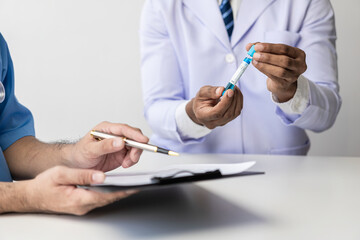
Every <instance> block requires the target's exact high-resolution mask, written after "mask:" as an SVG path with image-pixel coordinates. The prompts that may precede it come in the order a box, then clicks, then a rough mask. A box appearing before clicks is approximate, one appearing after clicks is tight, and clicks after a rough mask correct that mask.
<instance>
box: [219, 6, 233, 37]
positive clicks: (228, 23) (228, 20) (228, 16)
mask: <svg viewBox="0 0 360 240" xmlns="http://www.w3.org/2000/svg"><path fill="white" fill-rule="evenodd" d="M220 12H221V15H222V18H223V19H224V23H225V27H226V31H227V33H228V35H229V38H231V35H232V32H233V30H234V16H233V11H232V8H231V5H230V0H223V1H222V3H221V4H220Z"/></svg>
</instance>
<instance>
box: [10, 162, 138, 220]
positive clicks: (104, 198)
mask: <svg viewBox="0 0 360 240" xmlns="http://www.w3.org/2000/svg"><path fill="white" fill-rule="evenodd" d="M104 179H105V175H104V173H102V172H100V171H96V170H85V169H71V168H67V167H60V166H58V167H54V168H50V169H49V170H46V171H45V172H43V173H41V174H39V175H38V176H37V177H36V178H35V179H32V180H28V181H19V182H16V183H14V184H16V185H13V186H14V188H16V189H14V190H15V191H17V192H18V193H17V194H18V195H17V197H18V198H15V199H14V201H13V203H12V204H11V208H8V209H7V212H47V213H66V214H74V215H84V214H86V213H87V212H89V211H91V210H92V209H94V208H97V207H101V206H105V205H108V204H110V203H112V202H115V201H117V200H119V199H121V198H124V197H127V196H129V195H131V194H133V193H135V192H134V191H123V192H113V193H100V192H94V191H90V190H86V189H82V188H77V187H76V185H90V184H99V183H103V181H104ZM21 194H24V196H23V197H22V198H21ZM20 198H21V199H22V201H21V203H20V201H19V202H18V201H16V200H17V199H20Z"/></svg>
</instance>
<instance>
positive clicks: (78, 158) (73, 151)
mask: <svg viewBox="0 0 360 240" xmlns="http://www.w3.org/2000/svg"><path fill="white" fill-rule="evenodd" d="M94 130H97V131H100V132H104V133H109V134H113V135H117V136H122V137H126V138H129V139H132V140H135V141H137V142H141V143H147V142H148V141H149V139H148V138H147V137H146V136H144V135H143V134H142V132H141V130H140V129H138V128H133V127H130V126H128V125H126V124H116V123H110V122H103V123H100V124H99V125H97V126H96V127H94ZM68 152H69V154H68V155H69V156H68V157H67V159H69V160H68V161H67V163H65V165H66V166H69V167H74V168H86V169H96V170H101V171H103V172H107V171H110V170H113V169H115V168H118V167H120V166H122V167H124V168H128V167H130V166H132V165H134V164H136V163H137V162H138V161H139V158H140V155H141V153H142V150H140V149H138V148H132V147H128V146H125V142H124V141H123V140H122V138H120V137H119V138H112V139H104V140H101V141H98V140H96V139H94V138H93V137H92V136H91V135H90V132H89V133H88V134H86V136H85V137H83V138H82V139H81V140H80V141H79V142H77V143H76V144H73V145H70V150H69V151H68Z"/></svg>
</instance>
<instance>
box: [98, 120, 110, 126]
mask: <svg viewBox="0 0 360 240" xmlns="http://www.w3.org/2000/svg"><path fill="white" fill-rule="evenodd" d="M107 124H109V122H108V121H102V122H101V123H100V125H107Z"/></svg>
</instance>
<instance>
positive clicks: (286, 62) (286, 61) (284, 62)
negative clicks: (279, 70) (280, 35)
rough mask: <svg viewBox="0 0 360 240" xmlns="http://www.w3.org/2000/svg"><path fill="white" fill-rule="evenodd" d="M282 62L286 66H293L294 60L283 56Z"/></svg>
mask: <svg viewBox="0 0 360 240" xmlns="http://www.w3.org/2000/svg"><path fill="white" fill-rule="evenodd" d="M281 62H282V64H283V65H284V66H286V67H291V66H292V61H291V59H290V58H288V57H282V58H281Z"/></svg>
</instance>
